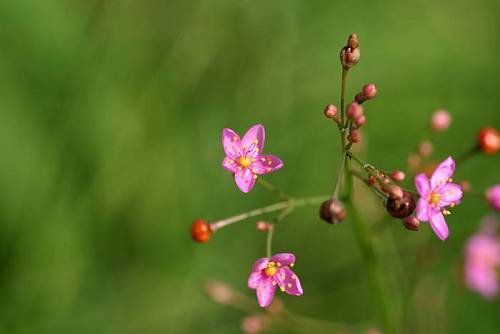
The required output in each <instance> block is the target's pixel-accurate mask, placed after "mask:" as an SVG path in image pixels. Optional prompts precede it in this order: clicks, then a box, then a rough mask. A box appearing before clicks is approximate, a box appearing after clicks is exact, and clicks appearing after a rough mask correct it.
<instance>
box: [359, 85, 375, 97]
mask: <svg viewBox="0 0 500 334" xmlns="http://www.w3.org/2000/svg"><path fill="white" fill-rule="evenodd" d="M362 94H363V97H364V98H365V100H371V99H373V98H375V96H376V95H377V87H376V86H375V85H374V84H372V83H371V84H366V85H364V86H363V93H362Z"/></svg>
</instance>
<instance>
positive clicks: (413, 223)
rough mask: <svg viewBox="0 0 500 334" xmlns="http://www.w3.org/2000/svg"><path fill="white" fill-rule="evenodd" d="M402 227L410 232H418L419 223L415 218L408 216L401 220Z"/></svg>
mask: <svg viewBox="0 0 500 334" xmlns="http://www.w3.org/2000/svg"><path fill="white" fill-rule="evenodd" d="M403 225H404V227H406V229H408V230H410V231H418V229H419V228H420V221H419V220H418V219H417V217H415V216H408V217H406V218H405V219H403Z"/></svg>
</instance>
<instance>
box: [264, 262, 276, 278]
mask: <svg viewBox="0 0 500 334" xmlns="http://www.w3.org/2000/svg"><path fill="white" fill-rule="evenodd" d="M264 272H265V273H266V275H267V276H274V275H276V273H277V272H278V269H277V268H276V263H274V262H272V261H271V262H269V263H268V264H267V268H266V269H264Z"/></svg>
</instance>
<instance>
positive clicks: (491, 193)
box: [485, 184, 500, 211]
mask: <svg viewBox="0 0 500 334" xmlns="http://www.w3.org/2000/svg"><path fill="white" fill-rule="evenodd" d="M485 195H486V199H487V200H488V203H489V204H490V206H491V207H492V208H493V209H494V210H495V211H500V184H495V185H494V186H493V187H490V188H488V189H486V194H485Z"/></svg>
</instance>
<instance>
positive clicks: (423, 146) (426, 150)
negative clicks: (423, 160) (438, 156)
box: [418, 140, 434, 157]
mask: <svg viewBox="0 0 500 334" xmlns="http://www.w3.org/2000/svg"><path fill="white" fill-rule="evenodd" d="M433 150H434V147H433V146H432V143H431V141H430V140H424V141H423V142H421V143H420V144H419V145H418V153H419V154H420V155H421V156H423V157H428V156H429V155H431V154H432V151H433Z"/></svg>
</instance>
